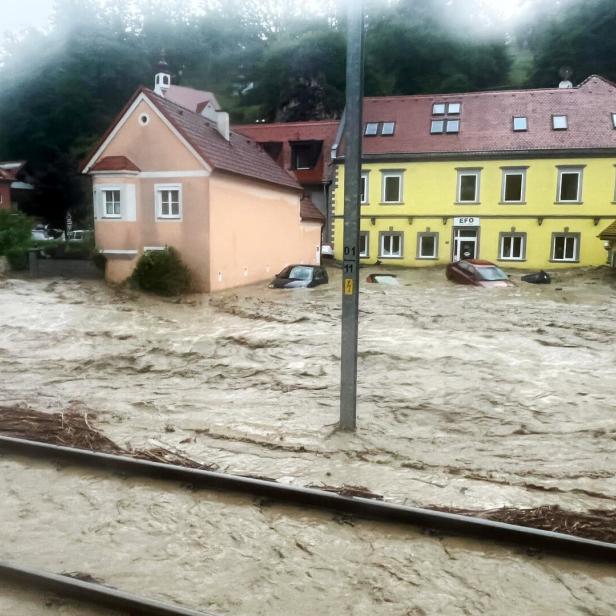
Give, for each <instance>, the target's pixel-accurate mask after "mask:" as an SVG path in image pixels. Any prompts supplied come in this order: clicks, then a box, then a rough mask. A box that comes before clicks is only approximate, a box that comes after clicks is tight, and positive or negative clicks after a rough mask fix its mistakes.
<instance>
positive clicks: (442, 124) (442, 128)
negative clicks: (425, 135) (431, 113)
mask: <svg viewBox="0 0 616 616" xmlns="http://www.w3.org/2000/svg"><path fill="white" fill-rule="evenodd" d="M438 125H440V130H437V129H436V128H435V127H437V126H438ZM444 132H445V118H440V119H436V120H435V119H434V118H432V121H431V123H430V134H431V135H442V134H443V133H444Z"/></svg>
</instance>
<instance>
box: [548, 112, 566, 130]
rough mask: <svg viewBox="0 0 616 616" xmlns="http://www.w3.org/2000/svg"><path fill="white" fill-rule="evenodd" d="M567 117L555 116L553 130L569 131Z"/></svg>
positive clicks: (553, 117)
mask: <svg viewBox="0 0 616 616" xmlns="http://www.w3.org/2000/svg"><path fill="white" fill-rule="evenodd" d="M568 127H569V126H568V123H567V116H566V115H553V116H552V128H553V129H554V130H567V128H568Z"/></svg>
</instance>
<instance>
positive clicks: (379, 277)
mask: <svg viewBox="0 0 616 616" xmlns="http://www.w3.org/2000/svg"><path fill="white" fill-rule="evenodd" d="M366 282H373V283H376V284H389V285H399V284H400V281H399V280H398V278H397V276H396V275H395V274H368V276H367V278H366Z"/></svg>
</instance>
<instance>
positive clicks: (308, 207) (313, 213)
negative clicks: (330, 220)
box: [299, 195, 325, 224]
mask: <svg viewBox="0 0 616 616" xmlns="http://www.w3.org/2000/svg"><path fill="white" fill-rule="evenodd" d="M299 215H300V218H301V219H302V220H305V221H307V222H320V223H321V224H323V223H324V222H325V216H323V214H322V213H321V211H320V210H319V209H318V208H317V206H316V205H315V204H314V203H313V202H312V199H311V198H310V197H308V196H306V195H304V196H303V197H302V200H301V201H300V204H299Z"/></svg>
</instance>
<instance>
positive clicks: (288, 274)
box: [278, 265, 312, 280]
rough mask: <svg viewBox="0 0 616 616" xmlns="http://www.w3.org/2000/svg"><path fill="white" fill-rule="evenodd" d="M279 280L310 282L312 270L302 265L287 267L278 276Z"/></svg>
mask: <svg viewBox="0 0 616 616" xmlns="http://www.w3.org/2000/svg"><path fill="white" fill-rule="evenodd" d="M278 277H279V278H293V280H311V279H312V268H311V267H304V266H303V265H294V266H291V267H287V268H285V269H283V270H282V272H280V274H278Z"/></svg>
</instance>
